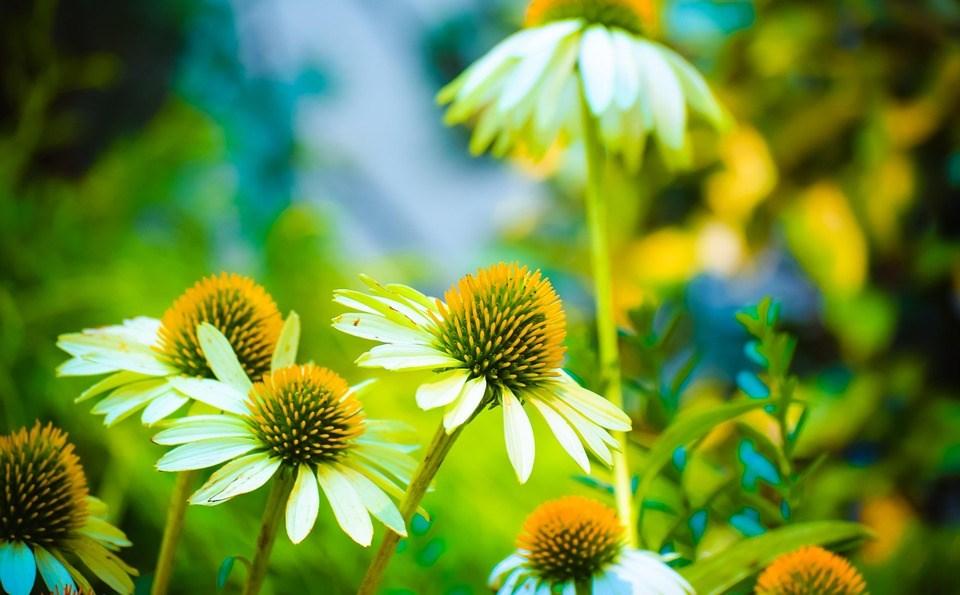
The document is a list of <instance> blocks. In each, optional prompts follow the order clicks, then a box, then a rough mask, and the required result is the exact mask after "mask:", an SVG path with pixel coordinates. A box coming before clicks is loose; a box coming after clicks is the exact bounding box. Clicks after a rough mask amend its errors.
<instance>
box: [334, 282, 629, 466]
mask: <svg viewBox="0 0 960 595" xmlns="http://www.w3.org/2000/svg"><path fill="white" fill-rule="evenodd" d="M368 285H369V287H370V289H371V294H369V295H368V294H363V293H361V292H357V291H349V290H340V291H338V292H337V293H336V297H335V299H336V301H338V302H339V303H341V304H343V305H346V306H348V307H351V308H353V309H355V310H358V311H357V312H352V313H348V314H343V315H341V316H338V317H337V318H336V319H334V327H336V328H338V329H340V330H341V331H343V332H345V333H349V334H351V335H355V336H358V337H363V338H365V339H371V340H374V341H379V342H381V343H383V344H382V345H378V346H376V347H374V348H373V349H371V350H370V351H368V352H366V353H364V354H363V355H361V356H360V357H359V359H357V364H358V365H360V366H363V367H380V368H385V369H388V370H424V369H426V370H434V371H435V372H436V378H435V379H434V380H433V381H431V382H430V383H428V384H424V385H422V386H420V388H419V389H418V390H417V395H416V400H417V404H418V405H419V406H420V407H421V408H423V409H434V408H443V409H444V411H445V414H444V416H443V427H444V429H445V430H446V431H447V433H448V434H449V433H451V432H453V431H454V430H455V429H457V428H458V427H460V426H461V425H463V424H464V423H466V422H467V421H468V420H470V419H471V418H472V417H473V416H474V415H475V414H476V413H477V412H478V411H480V410H482V409H484V408H493V407H497V406H500V407H501V409H502V411H503V429H504V437H505V439H506V447H507V454H508V456H509V458H510V462H511V463H512V464H513V467H514V470H515V471H516V473H517V478H518V479H519V480H520V481H521V482H525V481H526V480H527V478H529V476H530V472H531V470H532V469H533V461H534V453H535V448H534V442H533V430H532V429H531V425H530V420H529V418H528V416H527V409H528V408H530V409H533V410H536V411H537V412H539V413H540V415H541V416H542V417H543V419H544V420H545V421H546V422H547V424H548V426H549V427H550V429H551V430H552V431H553V433H554V435H555V436H556V437H557V439H558V440H559V442H560V444H561V445H562V446H563V448H564V449H566V451H567V452H568V453H569V454H570V456H571V457H573V459H574V460H575V461H576V462H577V464H578V465H580V466H581V468H583V470H584V471H589V470H590V462H589V460H588V459H587V454H586V451H585V450H584V444H585V445H586V447H587V449H589V450H590V451H591V452H592V453H593V454H595V455H596V456H597V457H598V458H599V459H600V460H602V461H604V462H606V463H607V464H609V463H610V462H611V452H610V449H611V448H616V445H617V442H616V441H615V440H614V439H613V438H612V437H611V436H610V434H609V433H608V430H619V431H625V430H629V429H630V418H629V417H627V415H626V414H625V413H623V411H621V410H620V409H618V408H617V407H615V406H613V405H611V404H610V403H609V402H608V401H606V400H605V399H603V398H602V397H600V396H599V395H596V394H594V393H592V392H590V391H588V390H587V389H585V388H582V387H581V386H580V385H579V384H577V383H576V382H575V381H574V380H573V379H571V378H570V377H569V376H568V375H567V374H566V372H564V371H563V370H562V369H561V368H560V366H561V365H562V363H563V356H564V346H563V341H564V338H565V336H566V319H565V316H564V312H563V305H562V304H561V303H560V299H559V298H558V297H557V294H556V292H555V291H554V290H553V287H552V286H551V284H550V281H548V280H547V279H546V278H544V277H543V276H542V275H541V274H540V272H539V271H534V272H532V271H530V270H528V269H527V268H526V267H521V266H519V265H517V264H503V263H501V264H498V265H494V266H492V267H489V268H485V269H481V270H479V271H478V272H477V273H476V274H475V275H467V276H465V277H463V278H462V279H460V281H458V282H457V283H455V284H454V285H453V286H452V287H451V288H450V290H449V291H447V293H446V295H445V296H444V298H445V299H444V300H443V301H441V300H438V299H435V298H428V297H426V296H424V295H422V294H420V293H419V292H417V291H416V290H414V289H411V288H409V287H405V286H400V285H388V286H382V285H379V284H377V283H376V282H373V281H369V280H368Z"/></svg>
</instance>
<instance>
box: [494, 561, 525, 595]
mask: <svg viewBox="0 0 960 595" xmlns="http://www.w3.org/2000/svg"><path fill="white" fill-rule="evenodd" d="M526 561H527V559H526V558H524V557H523V556H522V555H520V554H519V553H517V552H514V553H512V554H510V555H509V556H507V557H506V558H504V559H503V560H500V561H499V562H497V565H496V566H494V567H493V570H491V571H490V576H489V578H487V584H489V585H490V586H491V587H493V588H494V589H496V588H498V587H499V586H500V584H501V583H502V582H503V578H504V576H505V575H507V574H509V573H511V572H513V570H514V569H516V568H519V567H521V566H523V565H524V564H525V563H526Z"/></svg>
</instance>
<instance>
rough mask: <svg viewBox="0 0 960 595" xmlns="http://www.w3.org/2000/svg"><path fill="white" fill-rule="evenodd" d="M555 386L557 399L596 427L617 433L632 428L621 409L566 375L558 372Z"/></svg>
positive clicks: (627, 417) (631, 423) (628, 418)
mask: <svg viewBox="0 0 960 595" xmlns="http://www.w3.org/2000/svg"><path fill="white" fill-rule="evenodd" d="M556 385H557V386H558V387H559V390H557V391H555V392H556V395H557V397H558V398H560V399H561V400H563V401H564V402H565V403H566V404H567V405H570V406H571V407H573V408H574V409H576V410H577V411H579V412H580V413H582V414H583V415H584V417H586V418H587V419H589V420H591V421H592V422H594V423H596V424H597V425H599V426H602V427H604V428H607V429H609V430H614V431H618V432H628V431H630V428H631V427H633V422H632V421H631V420H630V416H629V415H627V414H626V413H624V412H623V410H622V409H620V408H619V407H617V406H616V405H614V404H613V403H611V402H610V401H608V400H606V399H604V398H603V397H601V396H600V395H598V394H596V393H594V392H592V391H589V390H587V389H585V388H583V387H582V386H580V385H579V384H577V382H576V381H575V380H573V379H572V378H570V377H569V376H567V375H566V373H564V372H562V371H561V372H560V376H559V377H558V380H557V381H556Z"/></svg>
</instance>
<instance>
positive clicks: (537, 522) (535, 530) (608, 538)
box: [517, 496, 624, 582]
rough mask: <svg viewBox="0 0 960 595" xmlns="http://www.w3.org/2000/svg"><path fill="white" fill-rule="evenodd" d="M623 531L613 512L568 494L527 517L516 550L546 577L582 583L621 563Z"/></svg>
mask: <svg viewBox="0 0 960 595" xmlns="http://www.w3.org/2000/svg"><path fill="white" fill-rule="evenodd" d="M623 533H624V531H623V526H622V525H621V524H620V521H619V520H618V519H617V515H616V513H615V512H614V511H613V510H611V509H610V508H608V507H606V506H604V505H603V504H600V503H599V502H597V501H595V500H590V499H589V498H582V497H579V496H568V497H566V498H560V499H559V500H552V501H550V502H546V503H544V504H541V505H540V507H539V508H537V509H536V510H535V511H533V513H532V514H531V515H530V516H529V517H527V520H526V521H525V522H524V523H523V529H522V531H521V532H520V536H519V537H517V548H518V549H520V550H522V551H523V552H524V555H525V556H526V558H527V563H528V565H529V566H530V568H531V569H532V570H533V571H534V572H536V573H537V575H539V576H540V577H541V578H542V579H545V580H547V581H551V582H563V581H569V580H573V581H581V580H586V579H588V578H590V577H591V576H593V575H595V574H597V573H598V572H600V571H601V570H603V569H604V568H605V567H606V566H607V565H608V564H611V563H613V562H615V561H616V560H617V557H618V556H619V555H620V551H621V550H622V549H623Z"/></svg>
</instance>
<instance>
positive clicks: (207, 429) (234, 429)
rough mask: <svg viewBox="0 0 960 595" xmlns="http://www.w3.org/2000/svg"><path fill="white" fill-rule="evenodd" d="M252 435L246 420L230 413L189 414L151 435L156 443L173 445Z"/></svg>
mask: <svg viewBox="0 0 960 595" xmlns="http://www.w3.org/2000/svg"><path fill="white" fill-rule="evenodd" d="M244 436H248V437H250V436H252V434H251V433H250V428H248V427H247V424H246V422H244V421H243V420H242V419H240V418H238V417H233V416H231V415H216V414H214V415H189V416H187V417H183V418H181V419H178V420H176V421H174V422H173V423H171V424H170V427H168V428H165V429H164V430H162V431H160V432H158V433H157V435H156V436H154V437H153V441H154V442H155V443H156V444H163V445H174V444H186V443H188V442H197V441H199V440H210V439H214V438H240V437H244Z"/></svg>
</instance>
